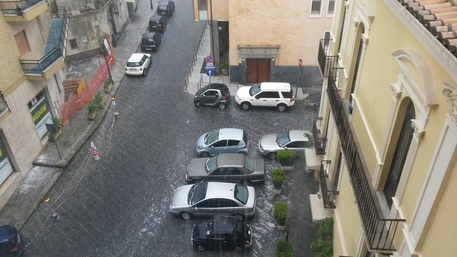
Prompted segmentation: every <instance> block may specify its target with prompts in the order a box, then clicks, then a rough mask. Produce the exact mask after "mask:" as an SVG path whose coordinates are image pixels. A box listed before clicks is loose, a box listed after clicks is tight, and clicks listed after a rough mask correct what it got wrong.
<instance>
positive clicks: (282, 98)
mask: <svg viewBox="0 0 457 257" xmlns="http://www.w3.org/2000/svg"><path fill="white" fill-rule="evenodd" d="M293 95H294V92H293V90H292V88H291V86H290V84H289V83H286V82H263V83H260V84H255V85H253V86H245V87H240V88H239V89H238V90H237V91H236V96H235V101H236V102H237V103H238V104H239V105H240V106H241V108H243V110H249V109H250V108H251V107H252V106H269V107H276V108H277V109H278V111H280V112H284V111H286V110H287V108H288V107H289V106H293V105H294V103H295V100H294V98H293Z"/></svg>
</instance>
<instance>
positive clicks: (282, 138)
mask: <svg viewBox="0 0 457 257" xmlns="http://www.w3.org/2000/svg"><path fill="white" fill-rule="evenodd" d="M289 142H290V138H289V131H286V132H281V133H279V134H278V136H277V137H276V143H277V144H278V145H279V146H280V147H284V146H285V145H286V144H287V143H289Z"/></svg>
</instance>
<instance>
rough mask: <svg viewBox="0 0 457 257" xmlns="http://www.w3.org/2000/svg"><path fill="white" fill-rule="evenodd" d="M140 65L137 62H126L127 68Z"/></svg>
mask: <svg viewBox="0 0 457 257" xmlns="http://www.w3.org/2000/svg"><path fill="white" fill-rule="evenodd" d="M140 66H141V64H140V63H139V62H127V67H140Z"/></svg>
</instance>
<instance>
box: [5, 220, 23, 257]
mask: <svg viewBox="0 0 457 257" xmlns="http://www.w3.org/2000/svg"><path fill="white" fill-rule="evenodd" d="M23 247H24V243H23V241H22V237H21V234H20V233H19V232H18V231H17V229H16V228H15V227H13V226H10V225H3V226H0V256H5V257H9V256H11V257H13V256H14V257H16V256H19V255H20V254H21V253H22V248H23Z"/></svg>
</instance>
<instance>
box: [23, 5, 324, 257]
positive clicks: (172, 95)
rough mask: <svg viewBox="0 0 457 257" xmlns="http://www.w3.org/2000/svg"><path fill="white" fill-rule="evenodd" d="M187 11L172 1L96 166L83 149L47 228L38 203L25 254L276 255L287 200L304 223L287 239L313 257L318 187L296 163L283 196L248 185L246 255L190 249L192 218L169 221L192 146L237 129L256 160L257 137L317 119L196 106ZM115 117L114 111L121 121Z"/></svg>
mask: <svg viewBox="0 0 457 257" xmlns="http://www.w3.org/2000/svg"><path fill="white" fill-rule="evenodd" d="M176 2H177V1H176ZM142 4H143V5H147V3H142ZM191 8H192V3H191V2H190V1H179V2H177V3H176V11H175V14H174V16H173V17H172V18H171V20H170V22H169V25H168V27H167V30H166V32H165V33H164V35H163V38H162V45H161V47H160V49H159V51H158V52H157V53H153V62H152V65H151V66H150V67H149V70H148V74H147V76H146V77H126V78H125V79H124V80H123V82H122V84H121V86H120V88H119V90H118V91H117V93H116V105H115V107H112V108H111V109H110V110H109V111H108V114H107V116H106V117H105V119H104V121H103V124H102V125H101V127H100V129H99V131H97V132H96V134H95V135H94V137H93V138H92V141H93V142H94V143H95V145H96V146H97V148H98V149H99V154H100V160H98V161H95V160H93V159H92V158H91V156H90V152H89V149H88V148H87V149H82V150H81V151H80V152H79V154H78V155H77V156H76V158H75V160H74V161H73V163H72V164H71V165H70V167H69V168H68V169H67V170H66V171H65V173H64V174H63V175H62V177H61V178H60V179H59V181H58V182H57V183H56V184H55V186H54V187H53V188H52V189H51V191H50V192H49V194H48V195H50V197H51V198H52V199H59V200H60V202H61V204H60V205H59V206H58V207H57V208H58V213H59V215H60V217H61V219H60V221H58V222H54V221H53V220H49V218H48V216H47V214H48V213H49V211H52V210H50V207H49V205H46V204H44V203H43V204H40V206H39V207H38V208H37V210H36V211H35V213H34V214H33V215H32V217H31V218H30V219H29V221H28V222H27V223H26V224H25V226H24V228H23V229H22V233H23V234H24V236H25V238H26V241H27V243H30V244H29V245H28V247H27V249H26V250H25V251H24V254H23V256H27V257H29V256H47V257H51V256H258V257H261V256H274V248H275V244H276V242H277V240H278V239H285V235H286V234H285V232H278V231H277V229H276V227H275V225H276V224H275V222H274V220H273V218H272V216H271V212H272V205H273V202H274V201H277V200H282V201H288V202H289V204H290V207H289V208H290V209H291V211H290V213H289V217H290V220H291V222H292V220H293V221H294V222H297V223H298V222H300V223H301V224H302V226H293V227H292V226H291V228H290V238H289V240H291V241H292V240H295V241H296V240H298V241H296V242H294V241H292V242H293V243H294V247H295V255H294V256H310V254H309V249H308V248H309V247H308V245H309V241H310V238H311V237H312V233H313V229H314V224H313V223H312V222H311V218H310V215H311V214H310V210H309V198H308V195H309V194H310V193H314V192H315V191H316V190H317V188H316V183H315V182H314V180H313V177H312V175H310V174H307V173H305V172H303V165H304V163H303V160H301V161H302V162H301V163H300V164H299V165H298V166H297V170H296V171H294V172H293V174H288V177H286V185H285V187H286V189H285V190H283V194H282V195H281V196H274V193H273V186H272V185H271V183H270V181H269V180H268V181H267V182H266V183H265V184H263V185H256V186H255V187H256V194H257V213H256V216H255V217H254V218H253V219H252V220H249V223H250V224H251V226H252V228H253V232H254V244H253V246H252V248H251V249H250V250H248V251H246V252H244V253H235V252H197V251H195V250H194V249H193V247H192V245H191V243H190V232H191V229H192V226H193V224H194V223H195V222H198V221H199V220H197V219H191V220H188V221H184V220H181V219H180V218H179V217H175V216H172V215H171V214H170V213H168V206H169V202H170V198H171V196H172V194H173V191H174V190H175V189H176V188H177V187H179V186H181V185H183V184H185V181H184V173H185V167H186V165H187V163H188V162H189V161H190V159H192V158H195V157H196V155H195V149H194V146H195V141H196V139H197V138H198V137H199V136H200V135H201V134H202V133H204V132H207V131H210V130H212V129H215V128H222V127H236V128H242V129H244V130H246V132H247V134H248V137H249V140H250V143H249V148H250V155H252V156H259V153H258V149H257V144H258V141H259V139H260V137H261V136H262V135H264V134H268V133H277V132H279V131H283V130H288V129H306V130H311V128H312V127H311V126H312V120H313V118H314V117H315V116H316V113H315V112H314V111H312V110H309V109H305V108H304V103H303V101H297V103H296V105H295V106H294V107H293V108H292V109H290V110H289V111H288V112H286V113H279V112H277V111H276V110H275V109H253V110H251V111H249V112H245V111H242V110H241V109H240V108H239V107H238V106H237V105H236V103H235V102H234V101H233V100H234V99H232V104H231V106H229V107H228V108H227V109H226V110H219V109H217V108H211V107H207V108H200V109H197V108H196V107H194V106H193V104H192V98H193V96H192V95H191V94H189V93H188V92H187V91H185V90H184V88H185V85H184V81H185V77H186V75H187V73H188V71H189V69H190V67H189V65H188V64H189V63H190V62H191V60H192V58H193V55H194V52H195V48H196V46H197V44H198V41H199V36H200V35H201V31H202V29H203V24H202V23H195V22H194V21H193V19H192V17H191V13H192V10H191ZM145 26H146V25H145ZM138 38H139V36H138V37H136V38H134V39H133V38H132V39H127V38H123V39H121V40H137V39H138ZM232 97H233V96H232ZM114 111H117V112H119V113H120V116H119V118H118V119H115V118H114V116H113V112H114ZM266 164H267V169H268V171H271V169H272V167H274V166H276V165H277V163H276V162H274V161H270V160H267V162H266ZM268 178H269V174H268Z"/></svg>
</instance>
